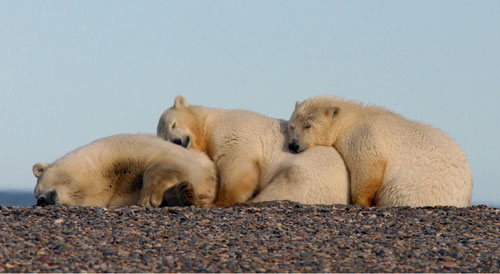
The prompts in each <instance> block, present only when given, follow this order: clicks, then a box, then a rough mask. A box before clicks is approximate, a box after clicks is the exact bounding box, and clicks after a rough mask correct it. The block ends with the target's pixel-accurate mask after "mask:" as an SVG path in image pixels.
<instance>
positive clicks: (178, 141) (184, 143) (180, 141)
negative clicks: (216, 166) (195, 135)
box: [172, 136, 191, 148]
mask: <svg viewBox="0 0 500 274" xmlns="http://www.w3.org/2000/svg"><path fill="white" fill-rule="evenodd" d="M190 142H191V137H189V136H186V137H184V139H181V138H175V139H173V140H172V143H174V144H177V145H180V146H183V147H185V148H187V147H188V146H189V143H190Z"/></svg>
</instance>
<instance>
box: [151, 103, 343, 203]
mask: <svg viewBox="0 0 500 274" xmlns="http://www.w3.org/2000/svg"><path fill="white" fill-rule="evenodd" d="M285 130H286V122H284V121H280V120H277V119H272V118H269V117H266V116H263V115H260V114H257V113H254V112H251V111H245V110H223V109H214V108H207V107H203V106H191V105H188V103H187V101H186V100H185V99H184V98H183V97H182V96H178V97H177V98H176V99H175V102H174V106H172V107H171V108H169V109H167V110H166V111H165V112H164V113H163V114H162V115H161V117H160V121H159V123H158V131H157V133H158V136H160V137H162V138H163V139H166V140H168V141H172V142H175V143H177V144H180V145H183V146H185V147H190V148H193V149H196V150H199V151H203V152H206V153H207V154H208V155H209V156H210V157H211V158H212V160H213V161H214V162H215V164H216V166H217V169H218V172H219V179H220V180H219V183H220V185H219V192H218V195H217V196H218V198H217V202H216V205H218V206H227V205H231V204H233V203H236V202H246V201H249V200H250V201H254V202H257V201H270V200H292V201H296V202H301V203H308V204H320V203H322V204H335V203H338V204H348V203H349V202H350V193H349V185H348V184H349V180H348V175H347V170H346V168H345V165H344V163H343V161H342V158H341V157H340V155H339V154H338V152H337V151H336V150H335V149H333V148H329V147H324V148H316V149H314V150H311V151H309V152H308V153H304V154H301V155H293V154H291V153H289V152H288V151H287V150H286V148H285V146H286V144H287V143H286V140H285V138H286V136H285V135H286V134H285ZM325 163H329V164H325ZM331 163H333V164H331ZM255 195H256V196H255Z"/></svg>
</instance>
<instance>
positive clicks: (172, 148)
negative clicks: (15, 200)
mask: <svg viewBox="0 0 500 274" xmlns="http://www.w3.org/2000/svg"><path fill="white" fill-rule="evenodd" d="M33 174H34V175H35V177H36V178H37V184H36V187H35V193H34V194H35V197H36V199H37V204H38V205H53V204H62V205H81V206H126V205H145V206H155V207H158V206H174V205H178V206H182V205H197V206H206V205H209V204H211V203H213V202H214V200H215V195H216V188H217V174H216V169H215V165H214V163H213V162H212V161H211V160H210V159H209V158H208V156H206V155H205V154H204V153H201V152H198V151H194V150H189V149H186V148H183V147H180V146H178V145H175V144H172V143H169V142H165V141H163V140H161V139H160V138H158V137H156V136H154V135H148V134H121V135H115V136H110V137H106V138H102V139H99V140H96V141H94V142H92V143H90V144H88V145H85V146H83V147H80V148H77V149H76V150H74V151H72V152H70V153H68V154H66V155H64V156H63V157H61V158H59V159H57V160H56V161H55V162H54V163H52V164H49V163H37V164H35V165H34V166H33Z"/></svg>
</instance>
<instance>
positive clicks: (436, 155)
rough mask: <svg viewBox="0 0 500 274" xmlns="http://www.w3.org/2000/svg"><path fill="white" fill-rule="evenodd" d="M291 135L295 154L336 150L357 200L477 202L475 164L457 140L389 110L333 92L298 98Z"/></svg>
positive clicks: (425, 203)
mask: <svg viewBox="0 0 500 274" xmlns="http://www.w3.org/2000/svg"><path fill="white" fill-rule="evenodd" d="M288 137H289V140H290V143H289V148H290V149H291V150H292V151H294V152H300V153H303V151H307V150H309V149H312V148H313V147H314V146H317V145H318V146H331V147H334V148H336V149H337V150H338V151H339V153H340V154H341V155H342V157H343V158H344V161H345V163H346V165H347V167H348V169H349V172H350V176H351V193H352V199H353V203H355V204H359V205H364V206H372V205H375V206H436V205H441V206H459V207H465V206H470V204H471V197H472V185H473V183H472V176H471V171H470V167H469V163H468V161H467V158H466V157H465V154H464V152H463V151H462V150H461V149H460V147H459V146H458V145H457V144H456V143H455V142H454V141H453V139H452V138H450V137H449V136H447V135H446V134H445V133H444V132H442V131H441V130H439V129H436V128H433V127H431V126H429V125H426V124H423V123H419V122H415V121H411V120H408V119H406V118H404V117H403V116H401V115H398V114H396V113H394V112H391V111H389V110H387V109H384V108H381V107H376V106H364V105H363V104H361V103H357V102H354V101H349V100H344V99H342V98H339V97H334V96H328V95H324V96H317V97H312V98H309V99H307V100H305V101H304V102H297V104H296V106H295V110H294V112H293V114H292V116H291V118H290V123H289V128H288ZM300 153H299V155H300ZM336 164H337V163H335V162H334V163H332V165H336Z"/></svg>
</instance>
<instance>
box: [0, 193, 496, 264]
mask: <svg viewBox="0 0 500 274" xmlns="http://www.w3.org/2000/svg"><path fill="white" fill-rule="evenodd" d="M499 213H500V209H496V208H491V207H487V206H473V207H470V208H454V207H434V208H432V207H427V208H368V209H364V208H361V207H357V206H342V205H335V206H310V205H301V204H297V203H291V202H266V203H260V204H256V205H246V204H240V205H236V206H233V207H229V208H211V209H200V208H194V207H182V208H181V207H171V208H145V207H138V206H131V207H121V208H118V207H111V208H93V207H63V206H47V207H25V208H23V207H5V206H1V207H0V249H1V250H0V271H2V272H500V215H499Z"/></svg>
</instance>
